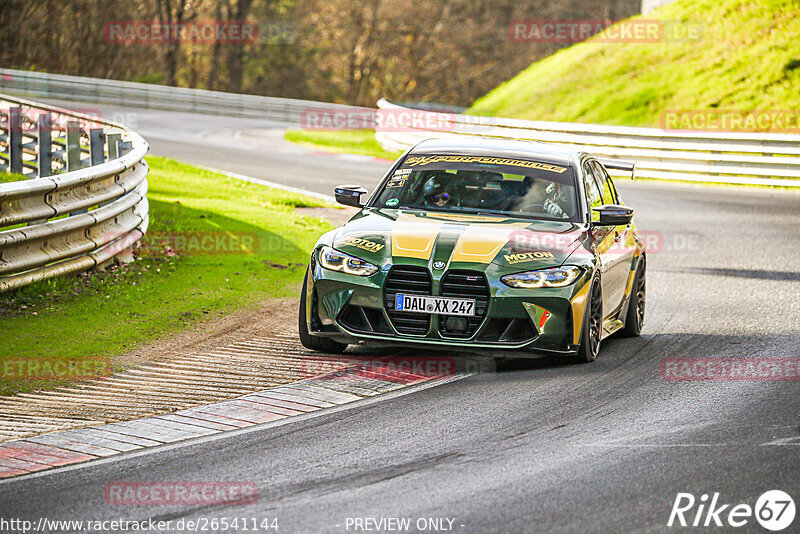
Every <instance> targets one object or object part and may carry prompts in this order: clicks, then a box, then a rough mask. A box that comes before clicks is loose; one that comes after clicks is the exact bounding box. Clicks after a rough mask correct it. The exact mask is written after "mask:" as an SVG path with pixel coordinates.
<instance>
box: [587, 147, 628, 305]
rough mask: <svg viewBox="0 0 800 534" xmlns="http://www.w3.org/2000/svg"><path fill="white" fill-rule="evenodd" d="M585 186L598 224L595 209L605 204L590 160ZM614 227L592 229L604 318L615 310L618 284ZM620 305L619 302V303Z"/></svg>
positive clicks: (588, 200)
mask: <svg viewBox="0 0 800 534" xmlns="http://www.w3.org/2000/svg"><path fill="white" fill-rule="evenodd" d="M582 170H583V184H584V189H585V190H586V205H587V206H588V208H589V216H590V220H591V221H592V222H597V221H598V220H599V219H600V216H599V215H598V213H597V212H596V211H593V208H599V207H600V206H602V205H603V204H604V202H603V197H602V193H601V189H600V186H599V185H598V184H599V180H598V179H597V178H596V176H595V173H596V171H595V168H594V165H592V162H591V161H590V160H585V161H584V162H583V165H582ZM614 229H615V227H614V226H595V227H593V228H592V229H591V233H592V239H593V241H594V243H595V247H596V248H595V253H596V254H597V258H598V260H599V261H600V265H599V270H600V287H601V288H602V291H603V318H605V317H608V316H609V315H610V314H611V313H612V312H614V310H615V304H614V303H615V302H616V301H615V300H614V299H617V298H619V297H618V296H615V289H616V286H617V285H618V282H617V281H615V280H614V271H613V270H612V268H613V267H614V262H613V248H614ZM617 304H618V302H617Z"/></svg>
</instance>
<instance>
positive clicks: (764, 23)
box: [468, 0, 800, 126]
mask: <svg viewBox="0 0 800 534" xmlns="http://www.w3.org/2000/svg"><path fill="white" fill-rule="evenodd" d="M636 18H642V19H648V20H652V19H660V20H662V21H665V22H670V21H676V20H677V21H681V22H683V23H685V24H686V25H689V24H694V25H695V26H697V24H698V23H699V24H700V27H701V28H702V37H701V38H700V39H699V40H697V41H695V42H658V43H647V44H641V43H614V42H606V43H601V42H592V41H587V42H584V43H579V44H576V45H574V46H572V47H570V48H567V49H564V50H561V51H560V52H558V53H556V54H554V55H552V56H549V57H547V58H545V59H544V60H542V61H539V62H537V63H534V64H532V65H531V66H530V67H528V68H527V69H526V70H524V71H523V72H522V73H520V74H519V75H517V76H516V77H514V78H513V79H511V80H509V81H508V82H506V83H504V84H502V85H500V86H499V87H497V88H496V89H494V90H493V91H491V92H490V93H489V94H487V95H486V96H484V97H483V98H481V99H479V100H478V101H476V102H475V104H474V105H473V107H472V108H471V109H470V110H469V111H468V113H471V114H476V115H492V116H499V117H513V118H523V119H533V120H553V121H568V122H587V123H604V124H619V125H629V126H658V125H660V118H661V116H662V113H663V112H664V111H665V110H698V109H700V110H702V109H718V110H729V109H736V110H760V111H763V110H795V111H796V110H798V109H800V37H798V36H800V0H759V1H757V2H753V1H751V0H750V1H748V0H681V1H679V2H676V3H674V4H670V5H667V6H663V7H662V8H659V9H658V10H656V11H654V12H653V13H650V14H649V15H648V16H646V17H636ZM629 20H634V19H629ZM520 46H524V45H522V44H521V45H520Z"/></svg>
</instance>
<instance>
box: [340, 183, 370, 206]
mask: <svg viewBox="0 0 800 534" xmlns="http://www.w3.org/2000/svg"><path fill="white" fill-rule="evenodd" d="M333 194H334V195H335V196H336V202H338V203H339V204H344V205H345V206H354V207H356V208H361V207H363V206H364V204H362V203H361V195H366V194H367V190H366V189H364V188H363V187H361V186H360V185H339V186H336V187H335V188H334V189H333Z"/></svg>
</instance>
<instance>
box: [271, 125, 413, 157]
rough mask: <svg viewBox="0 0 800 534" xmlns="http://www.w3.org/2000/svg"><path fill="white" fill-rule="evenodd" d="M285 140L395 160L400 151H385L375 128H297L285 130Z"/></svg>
mask: <svg viewBox="0 0 800 534" xmlns="http://www.w3.org/2000/svg"><path fill="white" fill-rule="evenodd" d="M286 140H287V141H291V142H292V143H297V144H298V145H302V146H307V147H310V148H316V149H319V150H324V151H326V152H335V153H346V154H361V155H364V156H374V157H376V158H381V159H388V160H395V159H397V158H398V157H399V156H400V154H402V152H387V151H386V150H384V149H383V147H382V146H381V145H380V143H378V141H376V140H375V130H341V131H326V130H314V131H311V130H298V129H290V130H287V131H286Z"/></svg>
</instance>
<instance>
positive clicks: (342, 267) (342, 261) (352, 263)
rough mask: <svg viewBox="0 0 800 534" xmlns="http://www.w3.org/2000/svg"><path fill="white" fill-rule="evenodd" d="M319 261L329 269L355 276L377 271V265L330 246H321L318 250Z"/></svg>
mask: <svg viewBox="0 0 800 534" xmlns="http://www.w3.org/2000/svg"><path fill="white" fill-rule="evenodd" d="M319 263H320V264H321V265H322V266H323V267H324V268H326V269H329V270H331V271H337V272H340V273H345V274H354V275H356V276H370V275H373V274H375V273H376V272H378V267H377V266H375V265H373V264H371V263H369V262H366V261H364V260H360V259H358V258H356V257H355V256H351V255H349V254H345V253H343V252H339V251H338V250H335V249H333V248H331V247H322V248H321V249H320V250H319Z"/></svg>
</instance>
